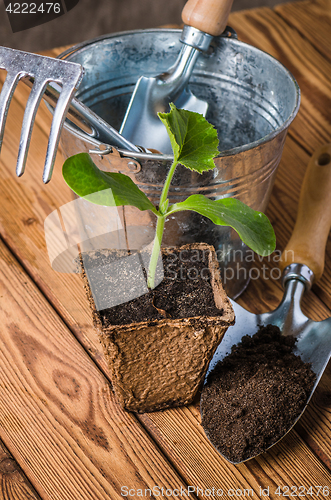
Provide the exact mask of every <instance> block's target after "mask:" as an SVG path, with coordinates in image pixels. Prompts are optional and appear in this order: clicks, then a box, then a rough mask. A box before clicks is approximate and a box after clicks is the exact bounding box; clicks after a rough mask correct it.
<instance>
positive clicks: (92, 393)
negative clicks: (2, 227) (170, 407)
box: [0, 242, 185, 500]
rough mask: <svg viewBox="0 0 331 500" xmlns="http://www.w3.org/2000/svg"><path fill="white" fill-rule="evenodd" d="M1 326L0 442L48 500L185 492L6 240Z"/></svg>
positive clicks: (1, 255) (1, 250)
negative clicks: (127, 488)
mask: <svg viewBox="0 0 331 500" xmlns="http://www.w3.org/2000/svg"><path fill="white" fill-rule="evenodd" d="M0 324H1V327H0V339H1V342H0V343H1V345H0V364H1V367H2V370H1V375H0V387H1V390H0V436H1V438H2V439H3V441H4V442H5V443H6V444H7V446H8V447H9V448H10V449H11V451H12V453H13V454H14V456H15V455H16V456H17V455H18V456H19V458H20V465H21V467H22V469H23V470H24V471H25V473H26V474H27V475H28V477H29V478H30V480H31V482H32V483H33V484H34V486H35V487H36V489H37V491H38V492H39V493H40V495H41V496H42V498H49V499H54V500H55V499H56V500H62V499H63V500H64V499H69V498H70V499H74V498H80V499H91V500H92V499H93V500H96V499H104V498H108V497H110V498H121V487H122V486H125V485H128V486H130V487H131V488H134V489H136V490H138V489H141V490H143V491H144V490H145V489H147V488H153V487H154V486H155V485H158V486H160V487H163V488H165V489H168V488H169V489H171V490H174V489H176V488H181V487H185V484H184V483H183V482H181V480H180V479H179V478H178V475H177V474H176V472H175V471H173V470H172V469H171V467H169V465H168V464H167V462H166V460H165V459H164V458H163V456H162V455H161V453H160V452H159V450H158V449H157V448H156V446H155V444H154V443H153V441H152V440H151V439H150V438H149V436H148V435H146V433H145V432H144V430H143V429H142V428H141V426H140V425H139V424H138V423H137V421H136V419H135V417H134V415H133V414H131V413H128V412H123V411H122V410H121V409H120V407H119V405H117V404H116V402H115V401H114V397H113V394H112V391H111V387H110V385H109V383H108V381H107V380H106V379H105V377H104V376H103V375H102V374H101V372H100V371H99V370H98V369H97V367H96V366H95V364H94V363H93V362H92V360H91V359H90V357H89V356H88V355H87V353H86V351H85V350H84V349H83V348H82V346H81V345H80V344H79V343H78V342H77V341H76V339H75V338H74V337H73V336H72V335H71V333H70V332H69V331H68V329H67V328H66V326H65V325H64V323H63V322H62V321H61V320H60V318H59V317H58V315H57V314H56V312H55V311H54V309H53V308H52V306H51V305H50V304H49V303H48V302H47V301H46V299H45V298H44V296H43V295H42V294H41V293H40V291H39V290H38V288H37V287H36V286H35V284H34V283H33V282H32V281H31V279H30V278H29V277H28V276H27V275H26V273H25V272H24V270H23V269H22V268H21V266H20V265H19V264H18V263H17V261H16V260H15V259H14V258H13V256H12V255H11V253H10V252H9V250H8V249H7V248H6V246H5V245H4V244H3V243H2V242H1V243H0ZM45 464H47V466H45Z"/></svg>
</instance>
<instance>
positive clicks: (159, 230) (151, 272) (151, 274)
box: [147, 215, 165, 289]
mask: <svg viewBox="0 0 331 500" xmlns="http://www.w3.org/2000/svg"><path fill="white" fill-rule="evenodd" d="M164 223H165V216H163V215H161V216H160V215H158V217H157V224H156V231H155V238H154V243H153V250H152V255H151V260H150V261H149V268H148V277H147V286H148V288H150V289H152V288H154V282H155V272H156V266H157V261H158V258H159V253H160V249H161V242H162V238H163V230H164Z"/></svg>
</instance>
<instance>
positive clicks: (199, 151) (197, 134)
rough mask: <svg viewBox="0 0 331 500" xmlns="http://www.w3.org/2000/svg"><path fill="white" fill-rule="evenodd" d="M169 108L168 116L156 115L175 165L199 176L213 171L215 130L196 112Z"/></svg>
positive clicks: (215, 142) (215, 143) (216, 139)
mask: <svg viewBox="0 0 331 500" xmlns="http://www.w3.org/2000/svg"><path fill="white" fill-rule="evenodd" d="M170 108H171V111H170V113H158V116H159V118H160V120H161V121H162V123H163V124H164V125H165V126H166V128H167V131H168V134H169V137H170V141H171V146H172V149H173V152H174V157H175V162H178V163H181V164H182V165H184V166H185V167H187V168H189V169H191V170H195V171H196V172H199V173H200V174H201V173H202V172H203V171H204V170H211V169H213V168H215V163H214V161H213V158H215V156H217V155H218V149H217V147H218V142H219V141H218V137H217V131H216V130H215V128H214V127H213V126H212V125H211V124H210V123H208V122H207V120H205V118H204V117H203V116H202V115H200V114H199V113H193V112H192V111H187V110H186V109H177V108H176V106H175V105H174V104H172V103H171V104H170Z"/></svg>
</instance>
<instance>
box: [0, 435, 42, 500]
mask: <svg viewBox="0 0 331 500" xmlns="http://www.w3.org/2000/svg"><path fill="white" fill-rule="evenodd" d="M0 498H1V499H2V500H41V498H40V496H39V495H38V493H37V492H36V490H35V489H34V488H33V486H32V485H31V484H30V482H29V481H28V479H27V477H26V475H25V474H24V472H23V471H22V469H21V468H20V466H19V465H18V464H17V462H16V461H15V460H14V458H13V456H12V455H11V454H10V453H9V451H8V450H7V448H6V447H5V445H4V444H3V443H1V442H0Z"/></svg>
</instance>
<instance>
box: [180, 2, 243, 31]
mask: <svg viewBox="0 0 331 500" xmlns="http://www.w3.org/2000/svg"><path fill="white" fill-rule="evenodd" d="M232 2H233V0H188V2H187V3H186V5H185V7H184V9H183V12H182V20H183V22H184V24H186V25H188V26H193V27H194V28H197V29H199V30H201V31H204V32H205V33H208V34H209V35H213V36H219V35H221V33H223V31H224V29H225V27H226V25H227V22H228V17H229V14H230V11H231V7H232Z"/></svg>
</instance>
